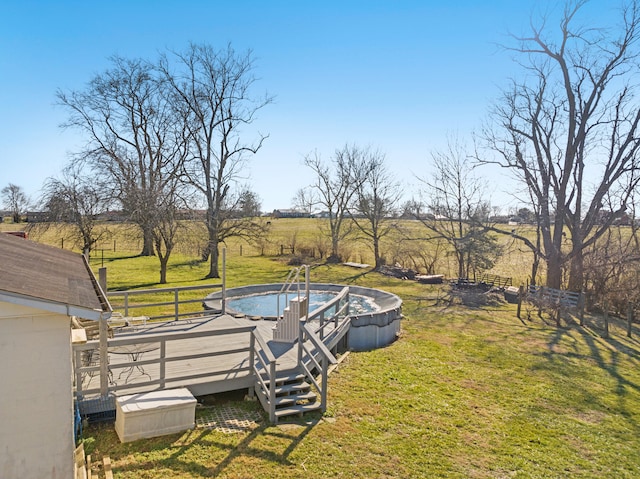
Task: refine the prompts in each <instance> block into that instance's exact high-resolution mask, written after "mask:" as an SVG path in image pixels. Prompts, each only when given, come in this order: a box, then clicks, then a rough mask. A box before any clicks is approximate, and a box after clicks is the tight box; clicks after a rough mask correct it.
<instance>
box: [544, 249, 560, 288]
mask: <svg viewBox="0 0 640 479" xmlns="http://www.w3.org/2000/svg"><path fill="white" fill-rule="evenodd" d="M561 285H562V260H561V257H560V253H559V252H555V251H554V252H552V253H551V254H550V255H549V257H548V259H547V287H549V288H554V289H560V286H561Z"/></svg>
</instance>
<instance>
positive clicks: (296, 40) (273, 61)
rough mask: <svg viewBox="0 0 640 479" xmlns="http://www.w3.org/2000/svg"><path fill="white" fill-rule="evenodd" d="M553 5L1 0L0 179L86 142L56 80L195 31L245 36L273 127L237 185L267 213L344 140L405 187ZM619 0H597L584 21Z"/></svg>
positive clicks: (490, 94)
mask: <svg viewBox="0 0 640 479" xmlns="http://www.w3.org/2000/svg"><path fill="white" fill-rule="evenodd" d="M555 3H556V2H547V1H542V0H541V1H534V0H484V1H482V0H476V1H473V0H458V1H450V0H439V1H430V0H422V1H401V0H399V1H392V0H388V1H378V0H369V1H348V0H344V1H331V0H326V1H323V2H302V1H297V2H294V1H264V0H263V1H248V0H236V1H225V2H222V1H218V0H208V1H192V0H183V1H173V2H171V1H162V0H157V1H150V0H148V1H133V0H130V1H122V0H112V1H108V2H107V1H103V2H93V1H86V0H84V1H30V0H20V1H15V0H7V1H5V2H3V4H2V6H0V188H2V187H4V186H6V185H7V184H8V183H14V184H17V185H19V186H21V187H23V189H24V190H25V192H27V193H28V194H29V195H30V196H32V197H33V198H35V197H37V196H38V194H39V190H40V188H41V186H42V184H43V182H44V180H45V179H46V178H47V177H50V176H56V175H58V174H59V172H60V171H61V169H62V168H63V166H64V165H65V164H66V163H67V161H68V154H69V153H70V152H73V151H74V149H77V148H78V147H79V145H81V144H82V139H81V138H80V137H79V136H78V133H77V132H74V131H64V130H62V129H61V128H60V127H59V125H60V124H61V123H62V122H63V121H64V120H65V118H66V112H65V111H64V110H63V109H62V108H61V107H58V106H56V105H55V92H56V90H57V89H63V90H74V89H82V88H83V87H84V85H85V84H86V83H87V82H88V81H89V80H90V79H91V77H92V76H93V75H95V74H97V73H100V72H101V71H103V70H105V69H106V68H107V67H108V57H109V56H111V55H114V54H118V55H121V56H124V57H132V58H135V57H142V58H148V59H153V58H155V57H156V54H157V52H158V51H161V50H165V49H167V48H168V49H173V50H182V49H184V48H185V47H186V46H187V45H188V43H189V42H195V43H209V44H211V45H212V46H214V47H221V48H222V47H225V46H226V45H227V43H229V42H230V43H231V44H232V46H233V47H234V48H235V49H236V50H238V51H244V50H246V49H251V50H253V52H254V56H255V58H256V59H257V61H256V71H255V73H256V75H257V76H258V77H259V78H260V80H259V82H258V83H257V84H256V90H255V92H256V93H257V94H261V93H264V92H268V93H269V94H270V95H273V96H274V97H275V101H274V102H273V104H271V105H269V106H268V107H266V108H265V109H264V110H262V111H261V113H260V115H259V118H258V120H257V122H256V127H257V128H258V129H259V130H260V131H261V132H263V133H266V134H269V139H268V140H267V141H266V142H265V144H264V146H263V148H262V150H261V151H260V152H259V153H258V154H257V155H255V156H254V157H253V159H252V160H251V162H250V164H249V168H248V171H247V176H248V179H247V183H249V184H250V185H251V187H252V189H253V190H254V191H256V192H257V193H258V194H259V196H260V197H261V199H262V204H263V210H265V211H271V210H273V209H274V208H287V207H290V206H291V199H292V198H293V196H294V195H295V192H296V191H297V190H298V189H299V188H301V187H304V186H305V185H307V184H308V183H309V182H310V181H311V180H312V173H311V171H310V170H309V169H308V168H307V167H305V166H304V165H303V164H302V161H303V158H304V156H305V155H307V154H309V153H310V152H312V151H314V150H317V151H318V152H319V153H320V154H321V155H322V157H323V158H325V159H327V160H328V159H329V158H330V156H331V155H332V153H333V151H334V150H335V149H336V148H340V147H341V146H343V145H344V144H345V143H349V144H357V145H361V146H371V147H373V148H376V149H379V150H380V151H381V152H383V153H384V154H385V155H386V161H387V165H388V166H389V168H390V169H391V170H392V171H393V172H394V174H395V175H396V177H397V178H398V180H399V181H401V182H402V184H403V189H404V191H405V193H406V195H407V197H409V196H410V195H411V194H412V193H414V192H415V191H416V190H417V188H419V182H418V181H417V180H416V176H418V177H426V176H428V174H429V172H430V169H429V168H430V152H431V151H433V150H434V149H442V148H444V146H445V145H446V137H447V135H448V134H449V135H451V134H455V135H457V136H458V137H459V138H461V139H462V140H464V141H466V142H467V143H468V144H469V145H470V144H471V135H472V132H473V131H474V130H477V129H478V128H479V127H480V125H481V123H482V121H483V120H484V119H485V117H486V115H487V112H488V110H489V108H490V106H491V103H492V102H493V101H494V100H495V99H496V98H497V97H498V96H499V92H500V88H501V87H502V86H504V85H505V84H506V83H507V80H508V79H509V78H510V77H517V76H519V75H521V74H522V72H521V70H520V69H519V67H518V66H517V65H516V64H515V63H514V62H513V61H512V58H511V55H510V54H509V53H508V52H506V51H504V50H503V49H501V48H500V47H499V46H498V45H499V44H505V43H508V42H509V37H508V33H509V32H514V33H522V32H526V31H527V26H528V24H529V19H530V17H531V15H532V14H533V15H538V14H539V13H541V12H544V11H546V10H548V9H550V8H551V9H553V5H554V4H555ZM616 4H617V1H607V0H596V1H592V2H591V3H590V5H589V8H587V9H586V10H585V18H587V19H589V18H593V17H594V16H599V15H605V14H606V15H609V14H610V13H611V9H612V8H613V7H614V6H616ZM480 173H481V174H482V175H483V176H484V177H485V178H486V179H487V181H488V182H489V183H490V185H491V193H492V196H493V198H494V203H499V204H501V205H503V206H504V207H505V208H506V207H507V206H510V205H511V206H514V205H512V204H511V203H513V200H511V199H510V198H509V196H508V195H507V194H506V192H508V190H510V189H511V188H512V186H511V185H510V183H509V181H508V180H507V178H506V177H505V176H503V174H502V173H501V172H499V171H495V170H484V171H482V170H481V171H480Z"/></svg>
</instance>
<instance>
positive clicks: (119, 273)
mask: <svg viewBox="0 0 640 479" xmlns="http://www.w3.org/2000/svg"><path fill="white" fill-rule="evenodd" d="M264 221H269V223H270V225H269V233H268V235H267V236H266V238H265V240H264V241H262V242H260V244H255V243H251V242H248V241H246V240H244V239H240V238H230V239H229V240H228V241H227V243H226V245H225V247H226V250H227V258H228V261H234V258H238V257H242V256H252V257H256V256H264V257H280V256H285V257H287V258H290V257H291V256H292V255H293V256H298V257H300V258H302V259H303V260H304V261H305V262H322V260H323V258H324V257H326V254H327V251H328V250H329V239H328V237H327V235H326V232H325V230H323V228H325V226H326V220H323V219H309V218H296V219H289V218H274V219H264ZM401 224H402V227H403V228H404V229H405V231H407V232H408V233H407V235H409V236H411V237H412V238H413V239H411V240H409V239H406V235H401V234H399V233H394V234H393V235H392V236H390V237H388V238H386V239H385V240H384V242H383V245H382V251H383V254H384V256H385V258H386V259H387V263H388V264H392V265H393V264H399V265H400V266H402V267H405V268H410V269H414V270H417V271H418V272H420V273H426V272H428V271H427V269H426V265H427V264H428V263H430V262H433V263H434V266H433V271H432V272H433V273H435V274H444V275H445V277H447V278H454V277H456V275H457V266H456V263H455V259H454V258H453V257H451V256H450V255H449V254H447V249H446V246H442V245H440V246H438V245H437V244H436V243H435V242H434V241H425V240H424V239H421V238H425V237H426V236H427V234H428V233H427V231H426V229H425V228H424V226H422V225H421V224H420V223H419V222H417V221H409V220H407V221H403V222H402V223H401ZM27 227H28V225H26V224H18V225H12V224H7V223H2V224H0V231H10V230H15V229H25V228H27ZM505 228H512V227H507V226H506V225H505ZM100 229H101V230H103V234H102V238H101V240H100V241H99V242H98V244H97V245H96V247H95V249H94V251H93V252H92V254H91V265H92V267H93V268H94V269H95V270H97V268H99V267H101V266H106V267H107V268H109V269H110V272H109V278H110V284H111V287H114V288H118V289H122V288H130V287H137V286H148V285H150V284H153V283H156V282H157V281H158V278H159V263H158V260H157V259H156V258H138V259H137V260H134V257H135V256H137V255H138V253H139V252H140V250H141V249H142V239H141V236H140V231H139V229H138V228H137V227H136V226H135V225H132V224H124V223H103V224H101V225H100ZM518 232H519V233H520V234H524V235H527V236H532V235H533V233H534V232H533V229H532V228H531V227H528V226H524V227H519V229H518ZM29 235H30V238H31V239H33V240H35V241H38V242H42V243H46V244H50V245H53V246H57V247H64V248H65V249H73V250H75V251H80V245H79V244H77V243H76V242H74V241H73V239H72V238H71V236H70V234H69V229H68V227H65V226H64V225H55V226H53V227H51V228H48V229H47V230H46V231H43V230H41V229H40V228H38V227H36V228H35V229H33V230H30V232H29ZM498 240H499V243H500V245H501V246H502V247H503V254H502V256H501V258H500V259H499V260H498V262H497V263H496V265H495V267H494V268H493V269H492V270H491V271H490V272H491V273H493V274H498V275H500V276H505V277H512V278H513V284H522V283H526V282H528V281H530V279H529V273H530V269H531V261H532V254H531V253H530V252H529V250H528V249H527V248H526V247H524V246H522V245H521V244H519V243H518V242H516V241H514V240H513V239H512V238H511V237H509V236H502V235H501V236H498ZM205 245H206V232H205V228H204V225H203V224H202V223H198V222H184V223H183V224H182V229H181V230H180V232H179V238H178V242H177V246H176V248H175V250H174V253H173V254H172V257H171V261H170V267H169V271H168V281H169V282H180V283H182V282H189V281H198V279H200V277H201V276H199V275H202V276H204V275H205V274H206V273H207V265H206V263H202V262H200V258H201V255H202V251H203V250H204V247H205ZM342 255H343V258H344V261H350V262H356V263H364V264H373V263H374V258H373V253H372V252H371V248H370V247H369V244H368V243H367V242H366V241H365V240H363V239H360V238H358V237H357V236H353V237H351V238H348V239H346V240H344V241H343V242H342ZM434 258H437V259H434ZM122 259H127V260H128V261H127V265H126V266H125V265H124V264H122V261H121V260H122ZM138 268H142V271H144V275H140V276H141V277H144V278H145V279H144V280H142V281H137V280H133V279H131V271H130V269H133V270H137V269H138Z"/></svg>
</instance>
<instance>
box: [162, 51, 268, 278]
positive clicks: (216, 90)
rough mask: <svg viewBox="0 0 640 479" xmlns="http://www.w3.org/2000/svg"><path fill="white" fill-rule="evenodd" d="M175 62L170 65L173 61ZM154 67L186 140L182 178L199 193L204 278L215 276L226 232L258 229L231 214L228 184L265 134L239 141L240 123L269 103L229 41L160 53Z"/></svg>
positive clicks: (235, 197)
mask: <svg viewBox="0 0 640 479" xmlns="http://www.w3.org/2000/svg"><path fill="white" fill-rule="evenodd" d="M174 63H175V65H174ZM160 70H161V72H162V74H163V75H164V79H165V81H166V82H167V83H168V84H169V85H170V86H171V89H172V95H171V99H172V103H173V109H174V111H175V112H177V113H179V114H180V115H182V117H183V118H184V124H185V125H186V128H185V130H184V134H185V138H186V139H187V140H188V145H189V150H188V151H189V158H188V161H187V162H186V164H185V169H184V171H183V174H184V180H185V181H186V182H188V183H189V184H190V185H191V186H193V187H194V188H195V189H196V190H197V191H198V192H199V193H200V194H201V195H202V197H203V198H204V202H205V204H206V226H207V233H208V244H207V249H206V251H205V255H204V257H206V258H208V257H210V267H209V273H208V274H207V277H208V278H218V277H219V276H220V275H219V271H218V262H219V248H218V247H219V244H220V243H221V242H224V241H225V239H227V238H230V237H232V236H241V237H243V236H244V237H247V236H250V235H252V234H256V233H257V232H258V231H260V230H261V229H262V228H263V225H261V224H260V223H258V222H255V221H253V220H252V219H251V218H243V219H237V218H234V217H233V214H232V212H233V210H234V209H236V208H237V206H238V204H239V203H238V202H239V200H240V197H241V195H240V194H239V193H236V194H234V187H236V189H237V186H238V180H239V179H241V178H242V174H243V168H244V165H245V163H246V161H247V158H248V155H251V154H255V153H257V151H258V150H259V149H260V148H261V146H262V143H263V141H264V140H265V138H266V136H264V135H260V134H258V139H257V141H256V142H255V143H253V144H249V143H245V142H244V141H243V139H242V138H241V133H242V128H243V127H247V126H248V125H250V124H251V123H253V121H254V119H255V116H256V114H257V112H258V111H259V110H260V109H261V108H263V107H264V106H266V105H268V104H269V103H270V102H271V98H270V97H268V96H265V97H264V98H261V99H256V98H254V97H253V96H252V95H251V88H252V86H253V84H254V83H255V81H256V79H255V77H254V76H253V70H254V60H253V57H252V53H251V52H250V51H249V52H247V53H246V54H244V55H240V54H237V53H236V52H235V51H234V50H233V48H231V46H230V45H229V46H228V47H227V48H226V49H221V50H219V51H216V50H214V49H213V48H211V47H210V46H208V45H191V46H190V48H189V49H187V51H186V52H184V53H176V54H174V55H172V56H171V57H168V56H164V57H163V58H162V60H161V62H160Z"/></svg>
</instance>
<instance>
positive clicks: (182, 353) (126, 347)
mask: <svg viewBox="0 0 640 479" xmlns="http://www.w3.org/2000/svg"><path fill="white" fill-rule="evenodd" d="M275 324H276V322H275V321H269V320H258V321H254V320H251V319H248V318H235V317H232V316H229V315H214V316H203V317H200V318H197V319H193V320H190V321H185V320H178V321H170V322H157V323H148V324H147V325H144V326H138V327H136V328H135V330H133V329H127V328H123V329H121V330H116V331H115V335H114V338H111V339H109V341H108V346H109V355H108V359H109V369H110V374H109V386H108V390H109V392H113V393H115V394H116V395H123V394H132V393H137V392H143V391H150V390H155V389H165V388H166V389H169V388H178V387H187V388H188V389H189V390H190V391H191V392H192V394H194V395H195V396H201V395H206V394H214V393H219V392H225V391H232V390H238V389H243V388H249V387H252V386H253V384H254V382H255V377H254V376H253V374H252V367H251V364H250V358H251V355H250V346H251V336H252V332H251V331H253V330H256V331H257V333H258V334H259V335H260V336H261V337H262V338H263V339H264V342H265V343H266V345H267V346H268V348H269V349H270V351H271V353H272V354H273V356H275V358H276V360H277V361H276V364H277V366H276V367H277V370H278V371H279V372H285V371H292V370H295V368H296V367H297V359H298V348H297V345H293V344H288V343H281V342H275V341H273V340H272V339H271V338H272V336H273V335H272V328H273V327H274V326H275ZM338 326H343V325H338ZM339 329H340V328H337V329H336V327H335V325H334V326H331V328H330V329H329V330H328V331H327V330H325V331H326V335H327V337H326V339H330V338H331V333H332V331H335V332H338V330H339ZM238 331H239V332H238ZM97 347H98V341H91V342H88V343H87V344H86V345H83V347H81V348H79V349H78V348H74V349H76V358H80V357H81V356H82V352H81V351H80V350H81V349H85V350H86V349H87V348H93V354H95V351H96V349H97ZM163 349H164V350H163ZM163 358H164V359H163ZM98 361H99V360H97V359H96V358H95V357H94V360H93V361H92V362H91V363H89V362H87V361H86V360H84V361H82V362H83V364H84V365H85V366H87V365H88V366H89V367H91V366H93V368H94V370H93V371H90V372H85V373H82V374H81V383H82V384H81V387H80V388H78V389H79V391H78V396H79V397H85V398H86V397H95V396H96V395H98V394H99V388H100V375H99V371H98V368H99V366H98V364H99V363H98ZM76 362H78V360H76ZM162 368H164V371H162ZM77 377H78V376H77ZM77 382H78V381H77Z"/></svg>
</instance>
